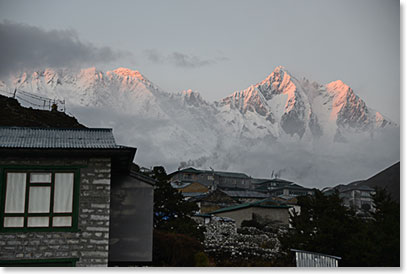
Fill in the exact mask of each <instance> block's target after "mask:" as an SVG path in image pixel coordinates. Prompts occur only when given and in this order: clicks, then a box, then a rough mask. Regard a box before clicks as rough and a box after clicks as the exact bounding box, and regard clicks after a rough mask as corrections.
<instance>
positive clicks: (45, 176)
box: [30, 173, 51, 183]
mask: <svg viewBox="0 0 407 274" xmlns="http://www.w3.org/2000/svg"><path fill="white" fill-rule="evenodd" d="M30 183H51V173H31V174H30Z"/></svg>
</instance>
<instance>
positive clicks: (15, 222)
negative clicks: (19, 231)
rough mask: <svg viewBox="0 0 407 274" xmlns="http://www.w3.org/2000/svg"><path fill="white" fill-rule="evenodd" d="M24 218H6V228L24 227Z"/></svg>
mask: <svg viewBox="0 0 407 274" xmlns="http://www.w3.org/2000/svg"><path fill="white" fill-rule="evenodd" d="M23 226H24V217H4V227H23Z"/></svg>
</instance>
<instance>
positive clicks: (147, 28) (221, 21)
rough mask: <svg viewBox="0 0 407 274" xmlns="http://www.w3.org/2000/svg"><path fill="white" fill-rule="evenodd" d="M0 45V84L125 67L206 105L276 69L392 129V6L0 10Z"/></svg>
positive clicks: (100, 4) (141, 4) (370, 1)
mask: <svg viewBox="0 0 407 274" xmlns="http://www.w3.org/2000/svg"><path fill="white" fill-rule="evenodd" d="M0 39H1V41H2V43H0V60H1V62H0V63H1V64H0V76H4V75H7V74H8V73H13V72H15V71H21V70H24V69H30V68H33V67H49V66H52V67H75V68H80V67H90V66H96V67H97V68H99V69H102V70H111V69H115V68H117V67H128V68H130V69H134V70H139V71H140V72H141V73H142V74H143V75H144V76H146V77H147V78H148V79H149V80H151V81H152V82H153V83H155V84H157V85H158V86H159V87H161V88H162V89H163V90H165V91H168V92H178V91H182V90H186V89H192V90H196V91H198V92H200V93H201V94H202V96H203V97H204V98H205V99H207V100H209V101H213V100H219V99H221V98H223V97H225V96H227V95H229V94H231V93H232V92H234V91H236V90H243V89H245V88H247V87H248V86H250V85H252V84H255V83H257V82H259V81H261V80H263V79H264V78H265V77H267V75H269V74H270V73H271V72H272V71H273V70H274V68H275V67H276V66H278V65H282V66H284V67H285V68H286V69H287V70H288V71H290V72H291V73H292V74H293V75H296V76H299V77H306V78H308V79H310V80H314V81H317V82H319V83H321V84H326V83H329V82H331V81H334V80H338V79H340V80H342V81H343V82H345V83H346V84H348V85H349V86H351V87H352V88H353V90H354V91H355V92H356V94H357V95H359V96H360V97H361V98H362V99H363V100H364V101H365V102H366V103H367V105H368V106H370V107H372V108H374V109H377V110H378V111H380V112H381V113H383V114H384V115H386V116H388V117H389V118H390V119H392V120H393V121H395V122H397V123H399V122H400V3H399V1H395V0H380V1H378V0H341V1H339V0H335V1H332V0H307V1H302V0H266V1H262V0H252V1H238V0H235V1H227V0H223V1H212V0H205V1H181V0H179V1H175V0H174V1H134V0H132V1H125V0H117V1H103V0H97V1H91V0H88V1H55V0H52V1H51V0H46V1H41V0H38V1H26V0H25V1H22V0H13V1H3V0H0Z"/></svg>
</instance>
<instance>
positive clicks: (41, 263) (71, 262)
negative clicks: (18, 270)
mask: <svg viewBox="0 0 407 274" xmlns="http://www.w3.org/2000/svg"><path fill="white" fill-rule="evenodd" d="M77 261H79V259H78V258H66V259H65V258H61V259H59V258H58V259H38V260H35V259H34V260H0V267H74V266H76V262H77Z"/></svg>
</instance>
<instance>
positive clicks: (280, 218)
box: [209, 199, 291, 228]
mask: <svg viewBox="0 0 407 274" xmlns="http://www.w3.org/2000/svg"><path fill="white" fill-rule="evenodd" d="M290 208H291V206H289V205H285V204H280V203H278V202H276V201H273V200H272V199H264V200H261V201H257V202H254V203H244V204H239V205H236V206H230V207H226V208H221V209H218V210H215V211H212V212H210V213H209V214H211V215H214V216H217V217H223V218H230V219H233V220H234V221H235V222H236V227H238V228H239V227H241V225H242V222H243V221H252V220H255V221H256V222H258V223H261V224H279V225H287V226H288V225H289V219H290V214H289V209H290Z"/></svg>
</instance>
